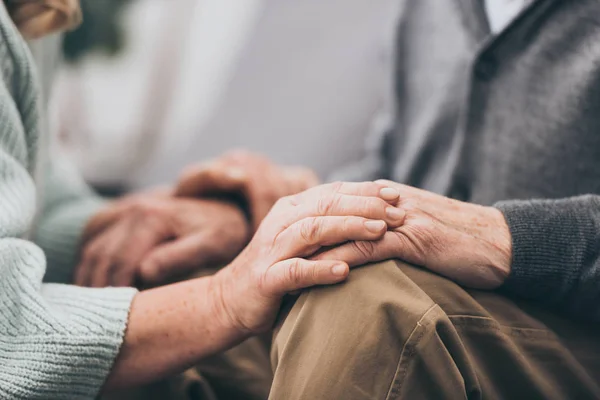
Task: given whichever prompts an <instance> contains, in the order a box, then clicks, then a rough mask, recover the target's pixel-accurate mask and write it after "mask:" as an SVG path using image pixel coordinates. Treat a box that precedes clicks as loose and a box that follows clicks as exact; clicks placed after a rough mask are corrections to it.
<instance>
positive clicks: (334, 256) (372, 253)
mask: <svg viewBox="0 0 600 400" xmlns="http://www.w3.org/2000/svg"><path fill="white" fill-rule="evenodd" d="M402 247H403V245H402V243H401V242H400V240H399V238H398V235H397V234H395V233H393V232H387V233H386V234H385V235H384V236H383V238H382V239H381V240H378V241H356V242H348V243H344V244H342V245H341V246H338V247H334V248H332V249H329V250H326V251H324V252H322V253H320V254H317V255H315V256H314V257H312V258H311V259H313V260H330V261H334V260H339V261H344V262H346V263H347V264H348V265H349V266H350V267H351V268H353V267H358V266H360V265H364V264H367V263H372V262H378V261H384V260H389V259H392V258H399V257H400V254H402V253H403V250H402Z"/></svg>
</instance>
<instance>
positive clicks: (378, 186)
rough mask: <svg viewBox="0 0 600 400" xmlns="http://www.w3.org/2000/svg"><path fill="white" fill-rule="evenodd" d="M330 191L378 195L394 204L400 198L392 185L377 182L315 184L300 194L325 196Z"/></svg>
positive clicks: (353, 194) (305, 196)
mask: <svg viewBox="0 0 600 400" xmlns="http://www.w3.org/2000/svg"><path fill="white" fill-rule="evenodd" d="M332 193H338V194H346V195H352V196H368V197H379V198H382V199H383V200H385V201H387V202H389V203H391V204H396V203H397V202H398V199H399V198H400V192H399V190H398V189H396V188H395V187H393V186H389V185H386V184H384V183H378V182H334V183H329V184H326V185H320V186H316V187H314V188H312V189H309V190H307V191H305V192H303V193H302V194H301V198H302V199H306V198H307V197H309V196H325V195H329V194H332Z"/></svg>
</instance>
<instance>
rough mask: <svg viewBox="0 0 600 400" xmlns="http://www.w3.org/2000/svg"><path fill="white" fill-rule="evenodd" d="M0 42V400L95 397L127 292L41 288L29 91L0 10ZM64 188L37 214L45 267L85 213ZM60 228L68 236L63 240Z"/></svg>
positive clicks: (33, 112)
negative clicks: (32, 234)
mask: <svg viewBox="0 0 600 400" xmlns="http://www.w3.org/2000/svg"><path fill="white" fill-rule="evenodd" d="M0 37H1V38H2V39H3V40H0V55H1V56H2V57H0V71H1V73H2V77H3V79H2V80H0V121H2V123H1V124H0V398H1V399H15V400H19V399H91V398H95V397H96V396H97V395H98V393H99V391H100V389H101V387H102V385H103V384H104V382H105V380H106V378H107V376H108V374H109V372H110V370H111V368H112V365H113V363H114V360H115V358H116V356H117V354H118V352H119V349H120V346H121V343H122V341H123V336H124V332H125V329H126V325H127V320H128V316H129V308H130V305H131V301H132V299H133V297H134V296H135V294H136V291H135V289H129V288H126V289H116V288H110V289H85V288H79V287H74V286H66V285H60V284H44V283H43V282H42V281H43V277H44V274H45V273H46V256H45V254H44V251H43V250H42V249H41V248H40V247H39V246H38V245H36V244H35V243H34V242H32V241H29V240H26V239H24V238H26V237H27V236H28V233H29V230H30V227H31V224H32V223H33V220H34V216H35V213H36V198H37V190H36V187H35V184H34V181H33V178H32V173H31V171H32V170H33V168H32V166H33V165H35V164H36V163H35V156H36V154H37V151H36V150H37V148H38V144H37V143H38V138H39V112H38V105H37V97H36V90H35V85H34V81H33V78H32V72H31V68H32V67H31V64H30V62H29V59H28V57H27V56H26V52H25V47H24V45H23V44H22V41H21V39H20V37H19V36H18V34H17V33H16V31H15V30H14V27H13V26H12V25H11V22H10V20H9V19H8V16H7V15H6V10H5V8H4V7H3V6H2V5H0ZM67 187H71V186H69V185H67ZM73 187H74V186H73ZM64 188H65V186H63V187H62V188H61V189H60V190H57V192H56V195H55V197H54V198H55V199H56V201H50V203H54V206H52V207H49V208H47V209H46V211H50V210H51V211H50V212H47V213H45V214H44V215H43V216H42V225H43V226H45V227H46V228H45V232H46V233H42V234H41V235H40V238H41V242H42V243H46V244H45V245H44V246H45V247H46V248H48V249H50V254H51V257H54V260H58V259H59V258H60V257H59V256H54V255H52V254H54V253H55V254H60V253H61V251H60V249H59V247H60V246H59V245H58V243H59V241H57V240H56V238H63V237H68V236H69V235H70V236H71V237H75V236H77V235H78V233H77V231H78V230H79V228H77V226H80V225H81V222H78V221H83V220H85V219H86V215H87V214H88V213H89V210H91V209H92V208H93V206H92V205H87V202H88V201H90V202H91V201H93V200H90V197H89V196H84V195H83V194H81V195H75V194H73V195H67V193H83V192H81V191H77V190H65V189H64ZM59 193H60V195H58V194H59ZM51 197H52V196H51ZM76 199H79V200H76ZM84 199H88V200H84ZM49 200H50V198H49ZM63 218H66V221H70V222H61V221H63ZM52 221H54V222H52ZM66 226H74V227H75V228H74V229H69V230H66V229H65V231H64V232H62V231H61V230H62V229H63V228H64V227H66ZM68 232H72V233H68ZM47 235H50V236H56V238H53V237H47ZM63 241H64V243H74V241H72V240H66V239H64V240H62V239H61V240H60V242H63ZM49 243H54V244H49ZM71 248H72V247H71ZM69 251H71V250H69ZM53 252H54V253H53Z"/></svg>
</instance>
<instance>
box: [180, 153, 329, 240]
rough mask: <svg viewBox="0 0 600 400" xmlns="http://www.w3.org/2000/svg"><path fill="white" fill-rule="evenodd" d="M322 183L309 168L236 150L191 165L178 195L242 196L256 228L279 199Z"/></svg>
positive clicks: (182, 178)
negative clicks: (275, 162)
mask: <svg viewBox="0 0 600 400" xmlns="http://www.w3.org/2000/svg"><path fill="white" fill-rule="evenodd" d="M318 183H319V178H318V177H317V176H316V175H315V174H314V173H313V172H312V171H311V170H309V169H307V168H302V167H282V166H279V165H276V164H273V163H272V162H270V161H269V160H268V159H267V158H265V157H262V156H259V155H256V154H252V153H249V152H246V151H233V152H230V153H227V154H225V155H224V156H222V157H220V158H219V159H217V160H215V161H212V162H209V163H204V164H198V165H194V166H191V167H188V168H187V169H186V170H185V171H184V172H183V173H182V175H181V177H180V179H179V182H178V184H177V187H176V189H175V195H176V196H180V197H202V196H206V195H214V194H217V195H221V194H234V195H239V196H241V197H242V198H243V200H244V201H245V202H246V203H247V206H248V212H249V214H250V215H249V216H250V219H251V223H252V227H253V231H256V229H257V228H258V225H260V223H261V221H262V220H263V219H264V218H265V216H266V215H267V213H268V212H269V210H270V209H271V207H272V206H273V205H274V204H275V202H276V201H277V200H279V199H280V198H281V197H284V196H289V195H293V194H296V193H300V192H302V191H304V190H306V189H308V188H311V187H313V186H316V185H318Z"/></svg>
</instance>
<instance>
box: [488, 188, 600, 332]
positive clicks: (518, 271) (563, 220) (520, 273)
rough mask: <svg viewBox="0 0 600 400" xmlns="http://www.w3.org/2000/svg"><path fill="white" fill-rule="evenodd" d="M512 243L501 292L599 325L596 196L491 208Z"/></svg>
mask: <svg viewBox="0 0 600 400" xmlns="http://www.w3.org/2000/svg"><path fill="white" fill-rule="evenodd" d="M496 207H497V208H499V209H500V210H501V211H502V212H503V214H504V216H505V218H506V221H507V223H508V226H509V229H510V232H511V234H512V241H513V260H512V269H511V274H510V276H509V278H508V280H507V281H506V283H505V285H504V288H505V289H506V290H507V291H509V292H511V293H513V294H515V295H518V296H520V297H524V298H528V299H532V300H536V301H541V302H544V303H546V304H548V305H551V306H554V307H556V308H559V309H562V310H563V311H566V312H568V313H570V314H571V315H573V316H574V317H576V318H580V319H586V320H590V319H591V320H593V321H600V196H595V195H586V196H579V197H573V198H567V199H559V200H531V201H506V202H501V203H498V204H496Z"/></svg>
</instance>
